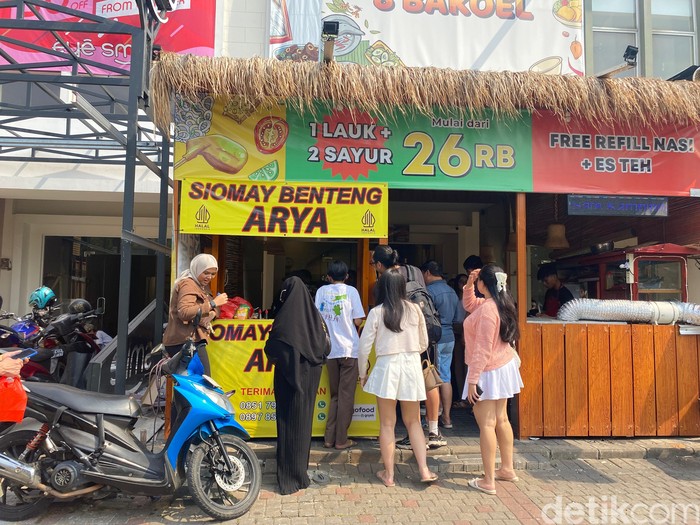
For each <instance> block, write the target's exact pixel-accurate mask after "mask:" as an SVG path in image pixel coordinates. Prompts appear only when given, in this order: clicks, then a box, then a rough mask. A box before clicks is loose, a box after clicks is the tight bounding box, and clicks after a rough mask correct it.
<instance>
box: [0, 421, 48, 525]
mask: <svg viewBox="0 0 700 525" xmlns="http://www.w3.org/2000/svg"><path fill="white" fill-rule="evenodd" d="M35 435H36V432H33V431H31V430H20V431H17V432H10V433H9V434H6V435H4V436H2V437H0V453H3V454H6V455H7V456H9V457H11V458H15V459H17V458H19V456H20V454H22V452H24V449H25V447H26V446H27V443H29V442H30V441H31V440H32V438H33V437H34V436H35ZM42 454H43V451H42V450H41V449H39V450H36V451H34V452H31V453H30V454H29V456H28V457H27V458H25V461H26V462H27V463H33V462H35V461H37V460H38V459H39V458H40V457H41V455H42ZM52 501H53V498H51V497H50V496H46V495H44V493H43V492H42V491H40V490H38V489H30V488H29V487H27V486H24V485H21V484H20V483H18V482H16V481H12V480H11V479H7V478H0V516H2V519H4V520H7V521H22V520H28V519H31V518H35V517H37V516H39V515H40V514H42V513H44V512H45V511H46V510H47V509H48V508H49V505H51V502H52Z"/></svg>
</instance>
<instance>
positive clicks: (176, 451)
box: [0, 353, 262, 521]
mask: <svg viewBox="0 0 700 525" xmlns="http://www.w3.org/2000/svg"><path fill="white" fill-rule="evenodd" d="M181 358H182V355H181V353H178V354H177V355H175V356H173V357H172V358H171V359H164V360H162V361H161V363H160V365H161V368H162V370H163V372H164V373H166V374H169V375H171V377H172V379H173V382H174V394H173V402H174V406H175V413H176V414H177V416H176V417H175V418H174V420H173V423H172V428H171V431H170V434H169V437H168V439H167V441H166V443H165V445H164V447H163V449H162V450H160V451H159V452H154V451H153V450H150V451H149V449H148V445H147V444H146V443H144V442H142V441H141V440H139V439H137V438H136V436H135V435H134V428H135V426H136V423H137V422H138V420H139V416H140V414H141V407H140V406H139V403H138V402H137V401H136V399H135V398H134V397H133V396H118V395H111V394H98V393H95V392H85V391H84V390H79V389H77V388H73V387H70V386H66V385H60V384H53V383H25V388H26V389H28V392H27V396H28V403H27V411H26V414H25V418H33V419H35V420H37V421H38V422H39V424H41V428H40V430H38V431H36V430H24V429H21V424H18V425H17V426H15V427H13V428H11V429H10V430H8V432H7V433H5V434H4V435H3V436H2V437H0V516H2V518H3V519H5V520H9V521H20V520H27V519H31V518H34V517H36V516H38V515H40V514H41V513H43V512H45V511H46V510H47V509H48V507H49V505H50V504H51V503H52V501H54V500H57V499H58V500H68V499H73V498H77V497H84V496H86V495H92V496H95V497H104V496H105V492H109V491H124V492H128V493H132V494H140V495H148V496H162V495H170V494H173V492H175V490H177V489H178V488H179V487H181V486H182V485H183V484H184V482H185V480H186V481H187V485H188V487H189V491H190V493H191V495H192V498H193V499H194V501H195V502H196V503H197V505H199V507H200V508H201V509H202V510H203V511H204V512H206V513H207V514H208V515H209V516H211V517H213V518H215V519H218V520H229V519H234V518H237V517H239V516H241V515H243V514H245V513H246V512H247V511H248V510H249V509H250V508H251V506H252V505H253V504H254V503H255V501H256V500H257V497H258V493H259V492H260V484H261V477H262V474H261V468H260V462H259V460H258V459H257V457H256V455H255V452H253V450H252V449H251V448H250V447H249V446H248V445H247V444H246V443H245V440H248V439H249V435H248V433H247V432H246V431H245V429H244V428H243V427H242V426H241V425H240V424H239V423H238V422H237V421H236V420H235V417H234V414H233V406H232V404H231V402H230V400H229V396H228V395H227V394H226V393H225V392H224V391H223V390H222V389H221V387H220V386H219V385H217V384H216V382H215V381H214V380H213V379H211V378H210V377H207V376H200V375H188V376H186V375H178V374H176V373H173V371H174V370H176V369H177V367H178V365H179V364H180V362H181ZM15 429H16V430H15Z"/></svg>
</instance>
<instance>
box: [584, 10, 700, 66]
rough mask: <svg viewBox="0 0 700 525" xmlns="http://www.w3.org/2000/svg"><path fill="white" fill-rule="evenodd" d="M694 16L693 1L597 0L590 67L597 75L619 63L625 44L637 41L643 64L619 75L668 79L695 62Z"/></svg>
mask: <svg viewBox="0 0 700 525" xmlns="http://www.w3.org/2000/svg"><path fill="white" fill-rule="evenodd" d="M695 21H696V14H695V10H694V3H693V2H692V0H673V1H669V0H651V2H650V3H645V1H644V0H593V1H592V2H591V24H592V25H591V29H592V33H591V34H592V36H593V56H592V57H591V59H592V60H591V63H589V70H590V71H592V72H593V74H595V72H599V71H604V70H606V69H609V68H611V67H614V66H617V65H619V64H620V63H621V62H622V52H623V50H624V49H625V47H626V46H627V45H634V46H637V47H638V48H639V56H640V60H639V65H638V66H637V67H636V68H634V69H631V70H628V71H625V72H623V73H620V74H618V75H616V76H617V77H625V76H638V75H645V76H654V77H659V78H670V77H672V76H673V75H675V74H676V73H678V72H680V71H682V70H684V69H685V68H687V67H688V66H690V65H692V64H694V63H696V61H697V58H696V56H697V55H696V48H697V42H696V22H695ZM642 27H644V28H645V31H642V30H641V28H642ZM645 65H646V66H649V65H651V70H648V69H647V70H645V69H644V67H645Z"/></svg>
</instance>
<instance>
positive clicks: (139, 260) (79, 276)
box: [37, 236, 170, 335]
mask: <svg viewBox="0 0 700 525" xmlns="http://www.w3.org/2000/svg"><path fill="white" fill-rule="evenodd" d="M120 251H121V239H119V238H115V237H54V236H47V237H45V239H44V254H45V255H44V267H43V273H42V282H41V283H37V286H41V285H42V284H44V285H46V286H48V287H49V288H51V289H52V290H53V291H54V293H55V294H56V296H57V297H58V299H59V302H60V304H61V308H62V311H63V312H65V311H67V308H68V304H70V302H71V301H72V300H73V299H77V298H82V299H87V300H88V301H89V302H90V303H91V304H92V305H96V304H97V298H98V297H104V298H105V299H106V302H107V305H106V313H105V315H104V317H103V325H102V329H103V330H104V331H105V332H107V333H108V334H110V335H113V334H115V333H116V331H117V318H118V315H119V313H118V306H119V271H120V264H121V255H120ZM168 269H169V265H166V271H167V270H168ZM169 282H170V278H169V276H167V275H166V283H169ZM155 289H156V255H155V253H154V252H153V251H151V250H147V249H145V248H143V247H139V246H134V247H133V254H132V265H131V290H130V293H129V318H130V319H133V318H134V317H135V316H136V315H137V314H138V313H139V312H141V310H143V309H144V308H145V307H146V306H147V305H148V304H149V303H150V302H151V301H152V300H153V299H155V296H156V292H155ZM166 292H167V290H166ZM166 297H167V295H166Z"/></svg>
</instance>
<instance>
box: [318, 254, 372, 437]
mask: <svg viewBox="0 0 700 525" xmlns="http://www.w3.org/2000/svg"><path fill="white" fill-rule="evenodd" d="M327 275H328V280H329V282H330V284H326V285H324V286H321V288H319V289H318V290H317V292H316V308H318V309H319V311H320V312H321V316H322V317H323V319H324V321H326V326H327V327H328V333H329V335H330V338H331V353H330V355H329V356H328V359H327V361H326V368H327V370H328V382H329V383H330V392H331V402H330V406H329V408H328V420H327V422H326V432H325V435H324V440H323V441H324V442H323V446H324V447H326V448H333V447H335V448H336V449H338V450H343V449H346V448H350V447H352V446H354V445H355V444H356V443H355V442H354V441H353V440H352V439H348V427H350V423H351V421H352V414H353V410H354V406H355V387H356V385H357V378H358V377H359V372H358V369H357V347H358V345H359V341H360V338H359V336H358V334H357V327H358V326H360V325H361V324H362V319H363V318H364V317H365V310H364V308H363V307H362V301H361V300H360V294H359V293H358V292H357V289H356V288H353V287H352V286H350V285H347V284H345V279H347V277H348V265H347V264H345V263H344V262H343V261H333V262H332V263H331V264H330V266H329V267H328V273H327Z"/></svg>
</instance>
